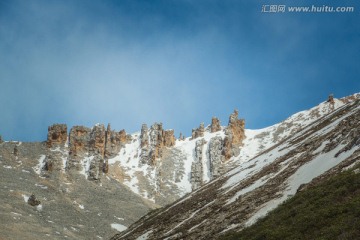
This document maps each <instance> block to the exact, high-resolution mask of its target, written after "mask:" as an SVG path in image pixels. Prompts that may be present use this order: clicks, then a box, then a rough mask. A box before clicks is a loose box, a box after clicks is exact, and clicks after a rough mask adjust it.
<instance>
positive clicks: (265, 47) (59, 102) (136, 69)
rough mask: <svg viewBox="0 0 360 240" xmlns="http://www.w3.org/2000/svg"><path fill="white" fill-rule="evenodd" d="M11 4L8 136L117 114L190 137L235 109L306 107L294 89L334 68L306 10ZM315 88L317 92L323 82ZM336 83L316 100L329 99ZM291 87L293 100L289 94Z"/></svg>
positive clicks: (4, 102) (1, 68)
mask: <svg viewBox="0 0 360 240" xmlns="http://www.w3.org/2000/svg"><path fill="white" fill-rule="evenodd" d="M206 3H207V2H206ZM1 4H2V5H1V8H2V10H1V11H0V38H1V39H2V42H1V44H0V53H1V56H3V57H2V58H1V59H0V81H1V86H2V87H1V89H0V101H1V103H0V106H1V109H2V116H1V118H0V134H3V135H5V138H13V139H20V140H34V139H35V140H44V139H45V134H46V126H47V125H50V124H52V123H55V122H65V123H67V124H68V125H69V126H72V125H77V124H84V125H88V126H90V125H92V124H94V123H96V122H102V123H105V124H106V123H107V122H110V123H112V125H113V127H114V128H116V129H121V128H125V129H126V130H127V131H129V132H134V131H137V130H139V129H140V126H141V124H142V123H147V124H149V125H150V124H152V123H153V122H155V121H162V122H163V123H164V125H165V127H167V128H174V129H175V130H176V131H177V133H178V132H180V131H182V132H185V133H186V134H187V135H188V134H189V133H190V131H191V128H193V127H196V126H197V125H198V124H199V123H200V122H201V121H205V123H209V121H210V118H211V116H212V115H218V116H219V117H220V118H221V119H222V121H223V123H224V124H226V122H227V116H228V115H229V113H230V112H231V111H232V110H233V108H239V110H240V113H241V114H242V115H243V116H244V117H246V118H247V119H248V121H247V122H248V123H249V125H248V126H252V127H264V126H266V125H267V124H270V123H273V122H274V121H278V120H279V119H281V118H282V117H284V116H287V115H288V114H290V113H292V112H294V111H295V110H299V108H301V107H304V106H306V105H304V104H300V103H298V105H297V107H295V108H294V107H293V106H292V105H291V104H290V102H291V101H295V102H296V101H298V102H299V101H301V100H302V99H301V98H297V97H296V96H295V95H296V94H294V93H297V92H302V91H308V86H313V85H311V84H312V83H311V82H309V81H308V79H306V78H309V79H310V81H313V79H314V76H315V77H316V78H322V77H324V76H326V73H324V72H322V71H324V69H326V68H324V64H314V62H312V60H311V59H312V58H315V59H317V58H319V56H318V55H316V54H315V56H312V54H311V53H310V51H313V49H314V46H315V45H316V44H318V42H316V44H315V43H314V44H312V43H305V42H304V41H305V40H306V39H307V38H312V37H314V36H315V35H317V34H318V33H317V32H316V31H318V30H317V29H316V28H315V27H309V26H306V25H304V23H302V19H301V18H299V17H294V16H283V17H281V16H264V15H261V13H260V12H259V11H260V6H258V5H257V4H255V3H253V4H248V3H247V4H245V3H238V2H232V1H229V2H227V3H222V2H220V1H211V2H210V3H208V4H206V5H205V2H203V3H193V2H188V1H164V2H162V1H159V2H156V3H155V4H148V3H146V2H143V1H121V2H119V1H106V2H91V3H89V2H86V4H85V2H83V1H25V2H24V1H3V2H2V3H1ZM285 18H286V21H284V19H285ZM306 22H307V23H309V22H308V21H306ZM310 23H313V22H311V21H310ZM357 31H358V30H357ZM325 32H328V30H326V31H325ZM358 32H359V31H358ZM354 38H356V37H354ZM356 39H358V37H357V38H356ZM330 45H331V46H332V45H335V42H334V43H331V44H330ZM358 47H359V44H358V43H357V42H352V44H351V46H348V47H343V50H344V52H343V53H341V54H340V53H339V54H337V56H341V57H340V58H339V59H340V60H341V61H345V60H344V59H345V58H346V57H347V56H352V57H353V58H356V56H354V55H352V53H351V52H350V53H349V51H348V52H346V50H348V49H357V48H358ZM321 53H323V51H321ZM297 59H298V60H297ZM308 60H310V63H308V62H307V61H308ZM340 60H339V61H340ZM353 60H355V59H353ZM352 62H353V63H352V64H353V65H352V66H351V67H350V69H348V70H350V71H351V74H352V75H354V73H358V71H359V70H355V69H356V67H357V66H358V64H357V63H354V61H352ZM348 68H349V67H348ZM345 69H346V67H344V69H340V70H339V72H340V73H341V72H343V71H345ZM299 71H300V72H299ZM301 71H303V72H301ZM302 76H303V77H302ZM339 76H341V75H339ZM348 81H350V82H349V83H351V84H353V86H352V87H350V88H344V87H343V86H340V85H339V84H337V83H335V84H334V86H332V88H338V89H341V90H339V93H349V92H351V91H357V90H358V88H359V84H358V82H354V80H348ZM351 81H352V82H351ZM314 88H315V89H314V90H313V91H311V92H315V91H320V90H319V89H321V86H317V85H315V86H314ZM356 88H357V89H356ZM324 91H325V92H327V91H328V90H324V89H323V90H321V91H320V92H321V93H320V94H319V95H321V96H319V97H315V98H312V100H311V101H307V104H315V103H316V102H317V101H318V100H319V99H322V98H324ZM308 95H309V96H313V93H309V94H308ZM285 97H288V98H290V99H292V100H289V101H286V102H285V103H284V100H283V99H284V98H285ZM280 103H281V104H283V106H280ZM284 106H287V107H286V108H283V107H284ZM281 107H282V108H281ZM277 108H279V109H282V110H276V109H277ZM274 112H276V113H277V114H275V115H272V113H274ZM265 116H266V117H265Z"/></svg>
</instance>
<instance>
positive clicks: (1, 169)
mask: <svg viewBox="0 0 360 240" xmlns="http://www.w3.org/2000/svg"><path fill="white" fill-rule="evenodd" d="M359 97H360V94H358V93H357V94H354V95H351V96H348V97H345V98H341V99H335V98H329V99H328V100H327V101H325V102H323V103H321V104H319V105H318V106H315V107H313V108H311V109H309V110H305V111H302V112H299V113H296V114H294V115H292V116H290V117H289V118H288V119H286V120H284V121H282V122H280V123H278V124H275V125H273V126H270V127H267V128H263V129H258V130H251V129H246V128H245V122H244V121H243V120H242V119H238V112H236V111H235V112H234V113H233V114H231V115H230V117H229V123H228V125H227V126H221V125H220V122H219V121H218V119H216V118H213V119H212V120H211V124H210V125H207V126H204V124H200V126H199V127H198V128H195V129H193V134H192V136H191V137H186V138H185V137H184V136H182V137H181V138H180V139H175V137H174V134H173V133H174V132H173V131H172V130H164V129H163V128H162V124H160V123H155V124H153V125H152V126H151V127H150V128H147V126H143V127H142V130H143V131H139V132H136V133H132V134H128V133H126V132H125V130H121V131H114V130H112V129H111V126H110V125H108V127H107V128H105V126H104V125H102V124H97V125H95V126H94V127H92V128H89V127H84V126H74V127H72V128H71V130H70V132H69V133H68V129H67V126H66V125H62V124H55V125H52V126H50V127H49V128H48V140H47V141H46V142H37V143H31V142H30V143H26V142H14V141H4V142H2V143H0V165H1V166H0V174H1V175H2V176H4V177H5V179H6V181H3V182H2V183H1V187H2V188H3V189H5V191H4V192H3V194H2V212H4V213H5V214H4V215H3V216H4V217H3V219H2V220H1V219H0V220H1V221H0V226H1V227H0V228H1V229H3V231H2V233H1V234H2V235H3V236H7V237H8V238H12V236H13V235H11V234H12V230H11V229H16V228H22V227H24V225H20V223H19V221H18V220H23V221H25V222H31V226H30V225H29V226H25V227H26V228H27V229H29V231H30V230H31V228H36V229H38V230H36V231H35V232H34V235H29V236H27V237H28V238H27V239H47V238H49V237H52V238H53V239H63V238H64V237H65V236H67V237H70V238H73V239H79V238H86V237H87V236H89V234H90V235H92V236H96V237H97V238H98V239H101V238H104V237H105V238H108V237H111V236H113V235H114V234H115V233H116V231H117V230H119V231H123V230H125V229H126V227H128V226H130V225H131V224H133V223H134V222H135V221H136V220H138V219H139V218H140V217H142V216H144V214H146V213H147V212H148V211H150V210H154V209H157V208H160V207H163V206H167V205H169V204H171V203H173V202H176V204H181V203H182V202H183V201H186V199H187V198H188V197H191V196H192V194H193V193H196V192H197V191H198V190H199V189H201V188H202V186H204V185H205V184H207V183H208V182H210V181H212V180H214V179H224V177H227V176H228V174H229V172H228V171H229V170H231V171H233V170H232V169H236V168H237V167H239V166H240V167H241V166H248V167H249V168H250V167H251V166H252V165H254V164H253V163H251V161H252V159H254V158H258V157H259V156H260V155H262V154H266V153H267V152H271V151H273V150H274V149H275V150H276V146H277V145H278V144H279V143H281V142H284V141H287V139H289V138H291V137H293V136H294V135H296V133H297V132H298V131H300V130H301V129H305V130H306V128H307V127H309V126H312V124H316V123H317V122H318V121H319V120H321V119H323V120H324V119H326V116H328V114H331V113H334V112H336V111H339V109H341V108H343V107H344V106H345V105H348V104H351V103H354V102H356V101H357V99H359ZM323 120H321V121H323ZM324 121H325V120H324ZM234 135H236V136H235V137H234ZM299 141H300V140H299ZM301 141H302V140H301ZM340 155H341V154H340ZM229 156H230V158H229ZM259 166H260V165H259ZM231 171H230V173H231ZM263 171H264V172H266V171H269V172H271V171H272V170H271V169H269V168H267V167H266V166H265V167H264V169H263ZM217 181H218V182H219V181H220V180H217ZM24 182H25V183H24ZM255 182H256V181H255ZM259 183H260V180H258V182H257V184H259ZM244 184H245V182H244ZM255 186H257V185H256V184H255V185H252V183H251V182H248V183H246V184H245V185H244V187H249V188H250V189H251V188H253V187H255ZM248 190H249V189H248ZM231 191H236V188H234V189H232V190H230V192H231ZM230 192H228V193H230ZM8 193H10V194H8ZM228 193H227V194H228ZM32 194H34V195H35V196H36V198H35V199H38V200H39V201H40V202H41V204H40V205H41V206H42V207H41V208H40V207H38V206H33V207H32V206H31V207H29V206H28V204H27V201H25V198H29V197H30V196H31V195H32ZM89 194H90V195H89ZM241 194H242V193H241V192H240V193H238V194H236V193H234V195H233V196H232V197H231V198H230V199H229V202H230V203H229V204H228V205H229V206H230V205H231V204H232V203H233V202H236V199H237V198H238V197H239V196H240V195H241ZM237 195H238V196H237ZM89 196H96V197H95V198H94V199H96V200H94V201H91V200H90V199H89ZM101 196H106V198H107V200H106V201H103V200H101ZM184 196H185V198H182V197H184ZM180 198H182V199H180ZM179 199H180V200H179ZM117 202H121V204H117ZM60 209H61V210H60ZM72 210H75V211H72ZM158 211H161V209H159V210H154V212H158ZM62 212H63V213H66V214H65V215H68V216H73V218H74V219H77V220H78V221H81V222H82V223H75V222H72V221H70V220H69V219H68V218H67V217H66V216H63V215H62ZM15 213H16V214H15ZM193 213H194V212H193ZM193 213H192V214H193ZM17 214H18V215H17ZM45 215H46V218H45V217H44V216H45ZM101 216H104V217H101ZM99 218H101V220H99ZM144 218H147V217H144ZM40 223H41V224H40ZM39 224H40V225H39ZM78 225H81V226H80V227H79V226H78ZM35 226H36V227H35ZM73 228H74V229H76V230H74V229H73ZM116 229H117V230H116ZM16 236H17V238H18V239H25V236H22V235H21V234H19V233H18V235H16ZM149 236H150V235H149Z"/></svg>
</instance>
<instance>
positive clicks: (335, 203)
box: [221, 171, 360, 240]
mask: <svg viewBox="0 0 360 240" xmlns="http://www.w3.org/2000/svg"><path fill="white" fill-rule="evenodd" d="M221 239H222V240H235V239H236V240H238V239H246V240H249V239H257V240H260V239H264V240H265V239H291V240H293V239H340V240H342V239H360V173H357V174H356V173H354V171H346V172H343V173H341V174H338V175H336V176H333V177H331V178H330V179H329V180H327V181H325V182H323V183H321V184H319V185H317V186H315V187H313V188H310V189H308V190H305V191H303V192H300V193H298V194H296V195H295V196H294V197H293V198H291V199H289V200H287V201H286V202H285V203H284V204H282V205H281V206H279V207H278V208H276V209H275V210H274V211H272V212H270V213H269V214H268V215H267V216H266V217H265V218H263V219H261V220H259V221H258V222H257V223H256V224H254V225H253V226H251V227H249V228H246V229H244V230H243V231H241V232H239V233H235V232H230V233H229V234H227V235H226V236H224V237H223V238H221Z"/></svg>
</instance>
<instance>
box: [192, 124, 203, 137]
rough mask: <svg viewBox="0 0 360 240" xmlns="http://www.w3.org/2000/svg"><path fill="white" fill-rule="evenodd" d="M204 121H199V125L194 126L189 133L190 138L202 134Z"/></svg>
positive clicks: (201, 135)
mask: <svg viewBox="0 0 360 240" xmlns="http://www.w3.org/2000/svg"><path fill="white" fill-rule="evenodd" d="M204 131H205V129H204V123H200V126H199V127H198V128H194V129H193V130H192V133H191V139H196V138H198V137H203V136H204Z"/></svg>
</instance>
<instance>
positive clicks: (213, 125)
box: [210, 117, 221, 133]
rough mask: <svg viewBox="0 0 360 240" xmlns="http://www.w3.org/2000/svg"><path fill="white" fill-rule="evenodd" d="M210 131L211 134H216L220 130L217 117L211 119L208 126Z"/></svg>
mask: <svg viewBox="0 0 360 240" xmlns="http://www.w3.org/2000/svg"><path fill="white" fill-rule="evenodd" d="M210 130H211V132H212V133H213V132H218V131H220V130H221V126H220V120H219V119H218V118H217V117H213V118H212V119H211V125H210Z"/></svg>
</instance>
